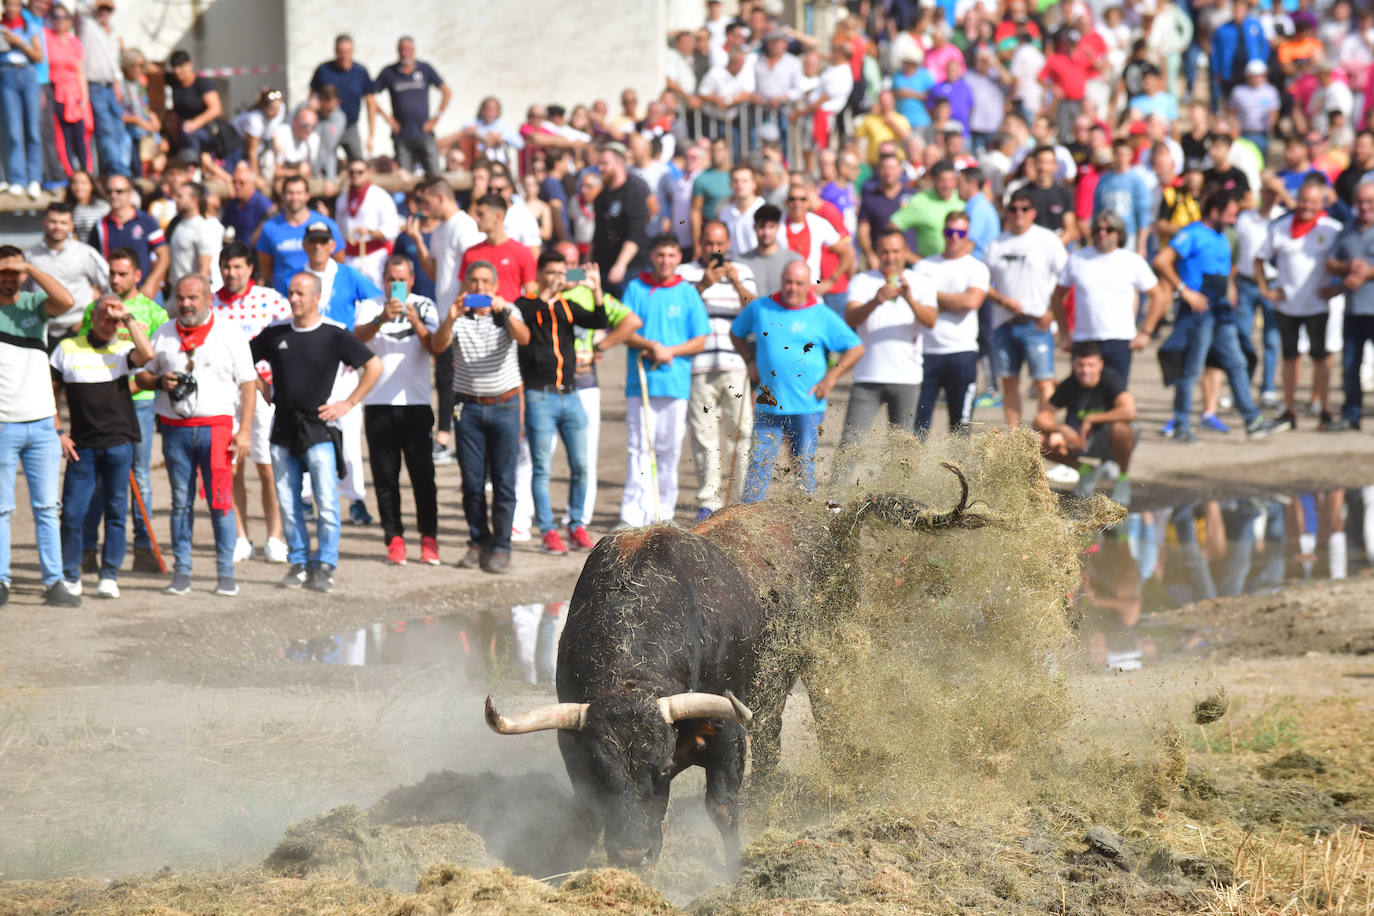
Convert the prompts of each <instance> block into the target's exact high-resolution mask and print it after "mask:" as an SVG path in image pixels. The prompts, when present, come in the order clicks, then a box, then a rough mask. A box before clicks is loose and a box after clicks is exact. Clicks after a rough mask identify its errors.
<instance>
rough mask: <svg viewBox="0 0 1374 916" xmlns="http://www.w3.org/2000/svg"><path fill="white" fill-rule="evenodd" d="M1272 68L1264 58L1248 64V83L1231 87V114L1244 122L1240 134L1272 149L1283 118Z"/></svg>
mask: <svg viewBox="0 0 1374 916" xmlns="http://www.w3.org/2000/svg"><path fill="white" fill-rule="evenodd" d="M1268 77H1269V68H1268V66H1266V65H1265V63H1264V61H1262V60H1252V61H1250V62H1249V63H1248V64H1246V65H1245V82H1243V83H1241V84H1239V85H1237V86H1236V88H1234V89H1232V90H1231V95H1230V97H1229V98H1228V99H1227V104H1228V106H1229V107H1230V109H1231V116H1232V117H1233V118H1235V119H1236V123H1237V124H1239V125H1240V135H1241V136H1242V137H1244V138H1245V139H1246V140H1249V141H1250V142H1251V143H1253V144H1255V146H1257V147H1259V151H1260V152H1261V153H1266V152H1268V150H1269V135H1270V134H1271V133H1273V130H1274V126H1275V125H1276V124H1278V121H1279V108H1280V107H1281V105H1280V102H1279V91H1278V90H1277V89H1275V88H1274V84H1273V83H1271V82H1269V79H1268Z"/></svg>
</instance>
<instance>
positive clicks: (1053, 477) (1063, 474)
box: [1045, 462, 1078, 486]
mask: <svg viewBox="0 0 1374 916" xmlns="http://www.w3.org/2000/svg"><path fill="white" fill-rule="evenodd" d="M1045 478H1046V479H1047V480H1049V482H1050V483H1062V484H1067V485H1069V486H1073V485H1074V484H1076V483H1078V472H1077V471H1075V470H1074V469H1073V468H1071V467H1069V466H1068V465H1067V464H1058V463H1056V462H1049V463H1047V464H1046V465H1045Z"/></svg>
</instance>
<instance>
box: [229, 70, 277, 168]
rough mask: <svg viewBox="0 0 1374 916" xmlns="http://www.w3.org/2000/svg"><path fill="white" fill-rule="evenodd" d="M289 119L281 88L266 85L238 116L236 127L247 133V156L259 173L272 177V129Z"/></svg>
mask: <svg viewBox="0 0 1374 916" xmlns="http://www.w3.org/2000/svg"><path fill="white" fill-rule="evenodd" d="M285 120H286V106H285V105H284V104H283V103H282V98H281V90H279V89H266V88H265V89H263V90H262V91H261V92H259V93H258V100H257V101H256V102H254V103H253V107H252V108H249V109H248V110H246V111H241V112H239V113H238V115H236V116H235V117H234V129H235V130H237V131H238V132H239V136H241V137H243V158H244V159H246V160H247V161H248V164H249V165H251V166H252V167H253V171H254V172H255V173H257V175H258V177H260V178H266V179H268V180H269V181H270V180H271V178H272V174H271V173H272V155H271V154H272V141H271V137H272V131H274V130H276V129H277V127H278V126H279V125H280V124H282V123H283V122H284V121H285Z"/></svg>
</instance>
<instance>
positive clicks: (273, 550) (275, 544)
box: [262, 538, 290, 563]
mask: <svg viewBox="0 0 1374 916" xmlns="http://www.w3.org/2000/svg"><path fill="white" fill-rule="evenodd" d="M289 553H290V551H289V550H288V548H287V546H286V542H285V541H283V540H282V539H281V538H268V539H267V546H266V547H264V548H263V549H262V558H263V559H264V560H266V561H267V562H268V563H285V562H286V558H287V555H288V554H289Z"/></svg>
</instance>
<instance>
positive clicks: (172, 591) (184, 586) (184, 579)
mask: <svg viewBox="0 0 1374 916" xmlns="http://www.w3.org/2000/svg"><path fill="white" fill-rule="evenodd" d="M162 593H163V594H164V595H189V594H190V593H191V577H190V576H189V575H187V574H186V573H175V574H174V575H173V576H172V581H171V582H170V583H169V584H168V585H167V587H166V588H164V589H163V590H162Z"/></svg>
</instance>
